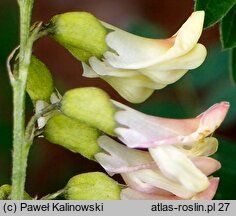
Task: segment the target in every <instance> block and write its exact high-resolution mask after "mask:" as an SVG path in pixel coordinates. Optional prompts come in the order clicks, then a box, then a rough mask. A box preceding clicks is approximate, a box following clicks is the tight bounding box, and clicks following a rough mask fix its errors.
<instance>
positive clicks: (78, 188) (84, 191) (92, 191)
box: [65, 172, 121, 200]
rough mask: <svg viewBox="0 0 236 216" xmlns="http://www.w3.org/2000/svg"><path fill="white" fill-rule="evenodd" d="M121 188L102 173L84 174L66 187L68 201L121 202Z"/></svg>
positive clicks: (76, 177)
mask: <svg viewBox="0 0 236 216" xmlns="http://www.w3.org/2000/svg"><path fill="white" fill-rule="evenodd" d="M120 192H121V188H120V186H119V184H118V183H117V182H116V181H114V180H113V179H112V178H110V177H109V176H107V175H106V174H104V173H102V172H90V173H83V174H80V175H76V176H74V177H72V178H71V179H70V180H69V182H68V183H67V185H66V192H65V198H66V199H68V200H119V199H120Z"/></svg>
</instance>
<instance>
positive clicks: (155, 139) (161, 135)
mask: <svg viewBox="0 0 236 216" xmlns="http://www.w3.org/2000/svg"><path fill="white" fill-rule="evenodd" d="M113 103H114V104H115V105H116V106H117V107H118V108H120V109H121V111H118V112H117V113H116V115H115V119H116V121H117V122H118V123H119V124H120V125H121V126H118V127H117V128H116V129H115V132H116V133H117V135H118V136H119V139H120V140H121V141H122V142H124V143H125V144H126V145H127V146H129V147H131V148H135V147H137V148H150V147H155V146H159V145H171V144H183V145H189V146H192V145H193V144H194V143H195V142H198V141H199V140H200V141H202V142H203V141H204V138H205V137H206V136H209V135H210V134H211V133H213V132H214V131H215V130H216V129H217V128H218V127H219V125H220V124H221V123H222V121H223V120H224V118H225V116H226V114H227V112H228V109H229V103H227V102H221V103H218V104H215V105H213V106H212V107H210V108H209V109H208V110H207V111H205V112H204V113H202V114H201V115H199V116H198V117H196V118H192V119H181V120H180V119H167V118H160V117H154V116H149V115H146V114H143V113H141V112H138V111H135V110H133V109H131V108H129V107H127V106H125V105H123V104H120V103H118V102H115V101H113Z"/></svg>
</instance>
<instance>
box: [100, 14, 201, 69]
mask: <svg viewBox="0 0 236 216" xmlns="http://www.w3.org/2000/svg"><path fill="white" fill-rule="evenodd" d="M203 20H204V12H203V11H197V12H194V13H193V14H192V15H191V16H190V17H189V19H188V20H187V21H186V22H185V23H184V24H183V25H182V27H181V28H180V29H179V31H178V32H177V33H176V34H175V35H174V36H173V37H172V38H169V39H166V40H154V39H146V38H142V37H138V36H135V35H132V34H130V33H127V32H124V31H122V30H118V29H116V28H113V29H115V30H114V31H113V32H111V33H109V34H108V35H107V38H106V41H107V44H108V46H109V47H110V48H112V49H113V50H115V51H116V52H117V54H115V53H113V52H110V51H109V52H106V53H105V54H104V57H105V58H106V59H107V61H108V62H109V64H111V65H112V66H113V67H117V68H126V69H138V68H145V67H149V66H151V65H154V64H157V63H161V62H164V61H168V60H170V59H173V58H176V57H179V56H181V55H184V54H186V53H187V52H189V51H190V50H191V49H192V48H193V47H194V46H195V45H196V43H197V41H198V39H199V37H200V35H201V32H202V27H203ZM103 24H104V25H105V27H106V24H105V23H103ZM107 27H108V28H109V26H107ZM110 28H112V27H111V26H110Z"/></svg>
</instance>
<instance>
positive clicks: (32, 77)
mask: <svg viewBox="0 0 236 216" xmlns="http://www.w3.org/2000/svg"><path fill="white" fill-rule="evenodd" d="M53 90H54V86H53V80H52V76H51V73H50V71H49V70H48V68H47V67H46V65H45V64H44V63H43V62H41V61H40V60H39V59H37V58H36V57H34V56H32V58H31V62H30V65H29V70H28V79H27V85H26V91H27V92H28V94H29V96H30V98H31V100H32V101H33V102H36V101H37V100H43V101H47V102H49V100H50V96H51V94H52V93H53Z"/></svg>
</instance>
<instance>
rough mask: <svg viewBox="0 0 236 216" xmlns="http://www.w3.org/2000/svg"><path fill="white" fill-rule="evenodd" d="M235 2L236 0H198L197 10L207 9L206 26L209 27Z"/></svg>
mask: <svg viewBox="0 0 236 216" xmlns="http://www.w3.org/2000/svg"><path fill="white" fill-rule="evenodd" d="M235 3H236V0H197V1H196V3H195V11H197V10H204V11H205V13H206V14H205V22H204V28H207V27H210V26H212V25H213V24H215V23H217V22H218V21H219V20H220V19H222V18H223V17H224V16H225V14H226V13H227V12H228V11H229V10H230V8H232V6H233V5H234V4H235Z"/></svg>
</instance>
